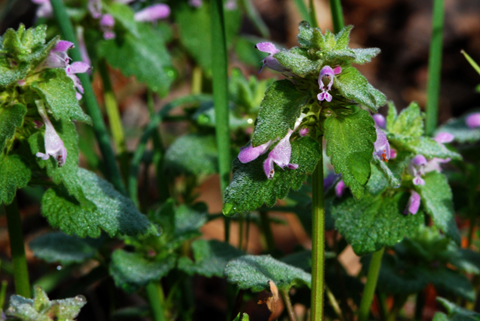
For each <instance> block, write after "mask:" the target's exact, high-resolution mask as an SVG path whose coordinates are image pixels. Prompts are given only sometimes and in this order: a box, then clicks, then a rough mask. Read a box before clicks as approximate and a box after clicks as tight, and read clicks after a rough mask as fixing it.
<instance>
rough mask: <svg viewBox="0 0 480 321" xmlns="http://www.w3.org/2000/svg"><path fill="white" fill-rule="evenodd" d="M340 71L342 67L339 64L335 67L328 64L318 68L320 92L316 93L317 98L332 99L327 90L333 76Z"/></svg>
mask: <svg viewBox="0 0 480 321" xmlns="http://www.w3.org/2000/svg"><path fill="white" fill-rule="evenodd" d="M340 72H342V68H341V67H340V66H337V67H335V69H332V67H330V66H325V67H323V68H322V70H320V75H319V76H318V86H319V87H320V90H321V91H322V92H321V93H319V94H318V95H317V99H318V100H320V101H322V100H326V101H328V102H330V101H332V95H331V94H330V93H329V91H330V90H331V89H332V85H333V78H334V77H335V75H338V74H339V73H340ZM325 86H326V87H325Z"/></svg>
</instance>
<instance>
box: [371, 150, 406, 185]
mask: <svg viewBox="0 0 480 321" xmlns="http://www.w3.org/2000/svg"><path fill="white" fill-rule="evenodd" d="M373 161H374V163H375V165H376V166H377V168H378V169H379V170H380V171H381V172H382V173H383V175H384V177H385V178H386V180H387V182H388V185H389V186H390V187H393V188H397V187H400V183H401V180H400V177H399V176H398V175H396V174H394V173H393V172H392V171H391V170H390V168H389V167H388V166H387V164H386V162H383V161H381V160H379V159H378V158H376V157H374V158H373Z"/></svg>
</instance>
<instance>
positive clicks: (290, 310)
mask: <svg viewBox="0 0 480 321" xmlns="http://www.w3.org/2000/svg"><path fill="white" fill-rule="evenodd" d="M280 294H281V295H282V299H283V302H284V303H285V307H286V308H287V313H288V318H289V319H290V321H296V320H297V317H296V316H295V311H294V310H293V306H292V301H291V300H290V295H289V294H288V291H286V290H281V291H280Z"/></svg>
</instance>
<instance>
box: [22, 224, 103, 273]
mask: <svg viewBox="0 0 480 321" xmlns="http://www.w3.org/2000/svg"><path fill="white" fill-rule="evenodd" d="M28 246H29V247H30V249H31V250H32V251H33V253H34V254H35V256H36V257H38V258H40V259H42V260H44V261H46V262H48V263H57V262H58V263H61V264H63V265H68V264H72V263H82V262H84V261H85V260H88V259H90V258H92V257H94V256H95V255H96V254H97V251H98V250H97V248H96V247H95V246H93V244H89V243H88V242H87V241H86V240H84V239H81V238H79V237H75V236H70V235H66V234H64V233H62V232H53V233H47V234H43V235H40V236H39V237H36V238H35V239H33V241H31V242H30V243H29V244H28Z"/></svg>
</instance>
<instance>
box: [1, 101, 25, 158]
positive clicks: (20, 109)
mask: <svg viewBox="0 0 480 321" xmlns="http://www.w3.org/2000/svg"><path fill="white" fill-rule="evenodd" d="M26 113H27V107H25V106H23V105H21V104H15V105H13V106H10V107H3V108H0V154H2V153H3V150H4V149H5V145H6V143H7V140H8V139H12V138H13V136H14V135H15V131H16V130H17V127H21V126H22V125H23V117H24V116H25V114H26Z"/></svg>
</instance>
